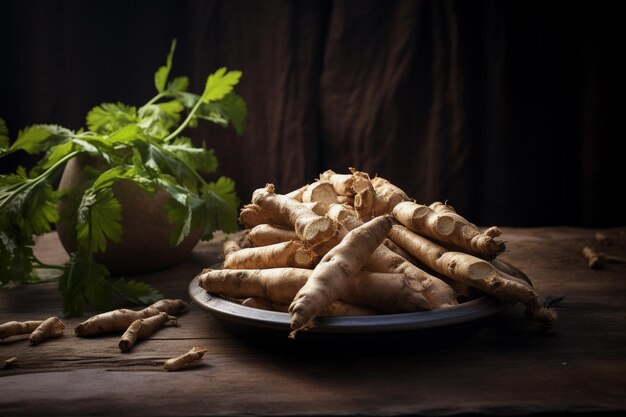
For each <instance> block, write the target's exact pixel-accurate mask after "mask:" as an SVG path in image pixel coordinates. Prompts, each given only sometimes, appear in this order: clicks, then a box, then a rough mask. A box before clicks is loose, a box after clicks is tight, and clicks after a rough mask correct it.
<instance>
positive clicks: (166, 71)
mask: <svg viewBox="0 0 626 417" xmlns="http://www.w3.org/2000/svg"><path fill="white" fill-rule="evenodd" d="M175 50H176V39H174V40H173V41H172V45H171V46H170V53H169V54H167V61H166V64H165V66H162V67H159V69H158V70H157V72H155V73H154V85H155V87H156V89H157V91H158V92H159V93H162V92H163V91H164V90H165V84H166V83H167V77H169V75H170V70H171V69H172V59H173V58H174V51H175Z"/></svg>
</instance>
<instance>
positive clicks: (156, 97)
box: [142, 93, 168, 107]
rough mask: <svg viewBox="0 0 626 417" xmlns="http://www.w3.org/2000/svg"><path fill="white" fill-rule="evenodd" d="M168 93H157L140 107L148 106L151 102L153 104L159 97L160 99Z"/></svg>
mask: <svg viewBox="0 0 626 417" xmlns="http://www.w3.org/2000/svg"><path fill="white" fill-rule="evenodd" d="M167 95H168V94H166V93H159V94H157V95H156V96H154V97H152V98H151V99H150V100H149V101H148V102H147V103H146V104H144V105H143V106H142V107H146V106H149V105H151V104H154V103H155V102H157V101H159V100H160V99H162V98H163V97H166V96H167Z"/></svg>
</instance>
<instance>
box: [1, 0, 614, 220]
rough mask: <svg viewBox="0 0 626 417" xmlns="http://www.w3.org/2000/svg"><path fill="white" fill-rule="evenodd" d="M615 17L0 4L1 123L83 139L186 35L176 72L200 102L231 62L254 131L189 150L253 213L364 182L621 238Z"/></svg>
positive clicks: (477, 211) (564, 9)
mask: <svg viewBox="0 0 626 417" xmlns="http://www.w3.org/2000/svg"><path fill="white" fill-rule="evenodd" d="M598 3H599V4H598ZM610 4H612V3H608V2H592V1H588V2H583V3H580V4H578V3H575V2H533V1H508V2H504V1H503V2H499V1H471V2H470V1H382V0H381V1H373V0H366V1H341V0H335V1H286V0H285V1H277V0H274V1H233V0H224V1H219V0H215V1H171V0H157V1H106V2H102V1H2V2H0V21H1V22H2V25H1V26H0V35H1V42H2V56H1V60H2V65H0V67H1V69H0V75H1V76H2V77H1V81H0V91H1V95H0V117H3V118H5V120H6V121H7V123H8V126H9V128H10V129H11V132H12V133H13V135H14V134H15V133H17V131H18V130H19V129H20V128H22V127H24V126H26V125H28V124H32V123H57V124H61V125H64V126H67V127H70V128H74V129H77V128H79V127H81V126H83V125H84V116H85V114H86V113H87V111H88V110H89V109H90V108H91V107H92V106H94V105H96V104H99V103H101V102H105V101H122V102H125V103H128V104H133V105H141V104H142V103H144V102H145V101H147V100H148V99H149V98H150V97H152V96H153V95H154V87H153V81H152V80H153V73H154V71H155V70H156V68H157V67H158V66H160V65H162V64H163V63H164V60H165V55H166V53H167V51H168V49H169V43H170V41H171V39H172V38H177V39H178V50H177V53H176V56H175V60H174V69H173V74H174V75H188V76H190V78H191V81H192V86H191V88H192V89H193V90H195V91H200V90H201V88H202V84H203V82H204V80H205V78H206V76H207V75H208V74H209V73H210V72H212V71H214V70H215V69H217V68H218V67H220V66H227V67H229V68H231V69H240V70H242V71H243V72H244V77H243V78H242V81H241V84H240V86H239V87H238V91H239V92H240V94H241V95H242V96H243V97H244V98H245V99H246V101H247V103H248V106H249V118H248V127H247V131H246V133H245V134H244V135H243V136H241V137H238V136H236V135H235V134H234V131H233V130H232V129H229V130H224V129H222V128H219V127H215V126H208V125H203V126H202V127H200V128H198V129H197V130H195V131H194V133H193V135H192V136H193V137H194V140H196V141H197V142H198V143H200V142H201V141H206V143H207V144H208V145H209V146H210V147H213V148H215V150H216V152H217V155H218V157H219V159H220V163H221V167H220V174H222V175H228V176H231V177H233V178H234V179H235V180H236V182H237V189H238V193H239V196H240V198H241V199H242V201H243V202H247V201H249V199H250V195H251V193H252V191H253V190H254V189H255V188H258V187H260V186H263V185H264V184H265V183H266V182H274V183H275V184H276V186H277V188H278V190H279V191H280V192H288V191H291V190H292V189H294V188H296V187H298V186H300V185H301V184H304V183H305V182H310V181H312V180H314V179H315V177H316V176H317V175H318V173H320V172H322V171H324V170H326V169H333V170H335V171H338V172H346V171H347V169H348V167H350V166H354V167H357V168H359V169H361V170H365V171H368V172H369V173H370V174H372V175H373V174H379V175H381V176H383V177H386V178H388V179H389V180H391V181H393V182H394V183H396V184H397V185H398V186H400V187H402V188H404V189H405V190H406V191H407V193H409V194H410V195H411V196H413V197H415V198H416V199H417V201H418V202H424V203H430V202H432V201H435V200H448V201H449V202H450V204H452V205H454V206H455V207H456V208H457V210H458V211H459V212H460V213H461V214H464V215H465V216H466V217H468V218H470V219H471V220H473V221H474V222H475V223H477V224H480V225H491V224H497V225H503V226H536V225H574V226H617V225H621V226H623V225H624V221H623V219H622V217H621V215H622V213H623V211H624V210H623V208H622V206H620V204H619V203H617V202H616V199H617V198H618V196H621V195H622V194H623V191H624V182H623V181H624V177H625V176H624V157H623V154H622V153H621V152H619V151H618V149H619V147H618V144H619V143H620V142H622V140H623V136H624V134H623V130H622V129H621V123H620V125H619V126H618V121H619V120H620V119H621V117H623V116H622V115H621V114H620V115H619V116H618V109H619V108H620V107H621V108H623V105H621V106H620V107H618V106H617V105H610V104H609V103H611V102H617V101H616V100H617V99H621V100H620V101H622V100H623V96H621V93H620V92H621V91H622V89H621V87H622V86H623V81H622V77H623V74H624V71H623V69H624V68H623V65H621V64H618V60H617V57H619V55H621V51H622V50H623V44H622V43H621V41H620V39H621V38H623V34H622V32H623V29H620V25H621V23H620V22H618V16H619V14H618V13H617V12H616V10H614V9H612V6H609V5H610ZM620 113H621V112H620ZM620 116H621V117H620ZM19 157H21V158H22V159H23V160H24V161H26V163H27V162H28V161H29V158H27V157H24V156H18V158H19ZM18 162H19V163H24V162H23V161H17V162H16V161H15V160H13V161H2V162H0V163H2V164H3V167H2V170H3V171H7V170H10V169H12V168H13V165H15V164H16V163H18ZM12 164H13V165H12Z"/></svg>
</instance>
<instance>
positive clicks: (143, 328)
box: [118, 313, 177, 352]
mask: <svg viewBox="0 0 626 417" xmlns="http://www.w3.org/2000/svg"><path fill="white" fill-rule="evenodd" d="M176 320H177V319H176V317H174V316H170V315H169V314H167V313H159V314H157V315H156V316H152V317H148V318H145V319H139V320H135V321H134V322H132V323H131V325H130V326H128V329H126V331H125V332H124V334H123V335H122V337H121V339H120V341H119V343H118V347H119V348H120V350H121V351H122V352H129V351H130V350H131V349H132V348H133V346H135V343H137V340H139V339H145V338H147V337H148V336H150V335H151V334H152V333H154V332H155V331H156V330H157V329H159V328H160V327H161V326H163V325H164V324H165V323H167V322H168V321H172V322H176Z"/></svg>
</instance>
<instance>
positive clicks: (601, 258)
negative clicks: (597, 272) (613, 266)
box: [583, 246, 626, 269]
mask: <svg viewBox="0 0 626 417" xmlns="http://www.w3.org/2000/svg"><path fill="white" fill-rule="evenodd" d="M583 256H584V257H585V260H586V261H587V265H588V266H589V268H591V269H599V268H601V267H602V264H604V263H617V264H623V263H626V258H621V257H619V256H612V255H607V254H605V253H602V252H596V250H595V249H594V248H592V247H591V246H585V247H584V248H583Z"/></svg>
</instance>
